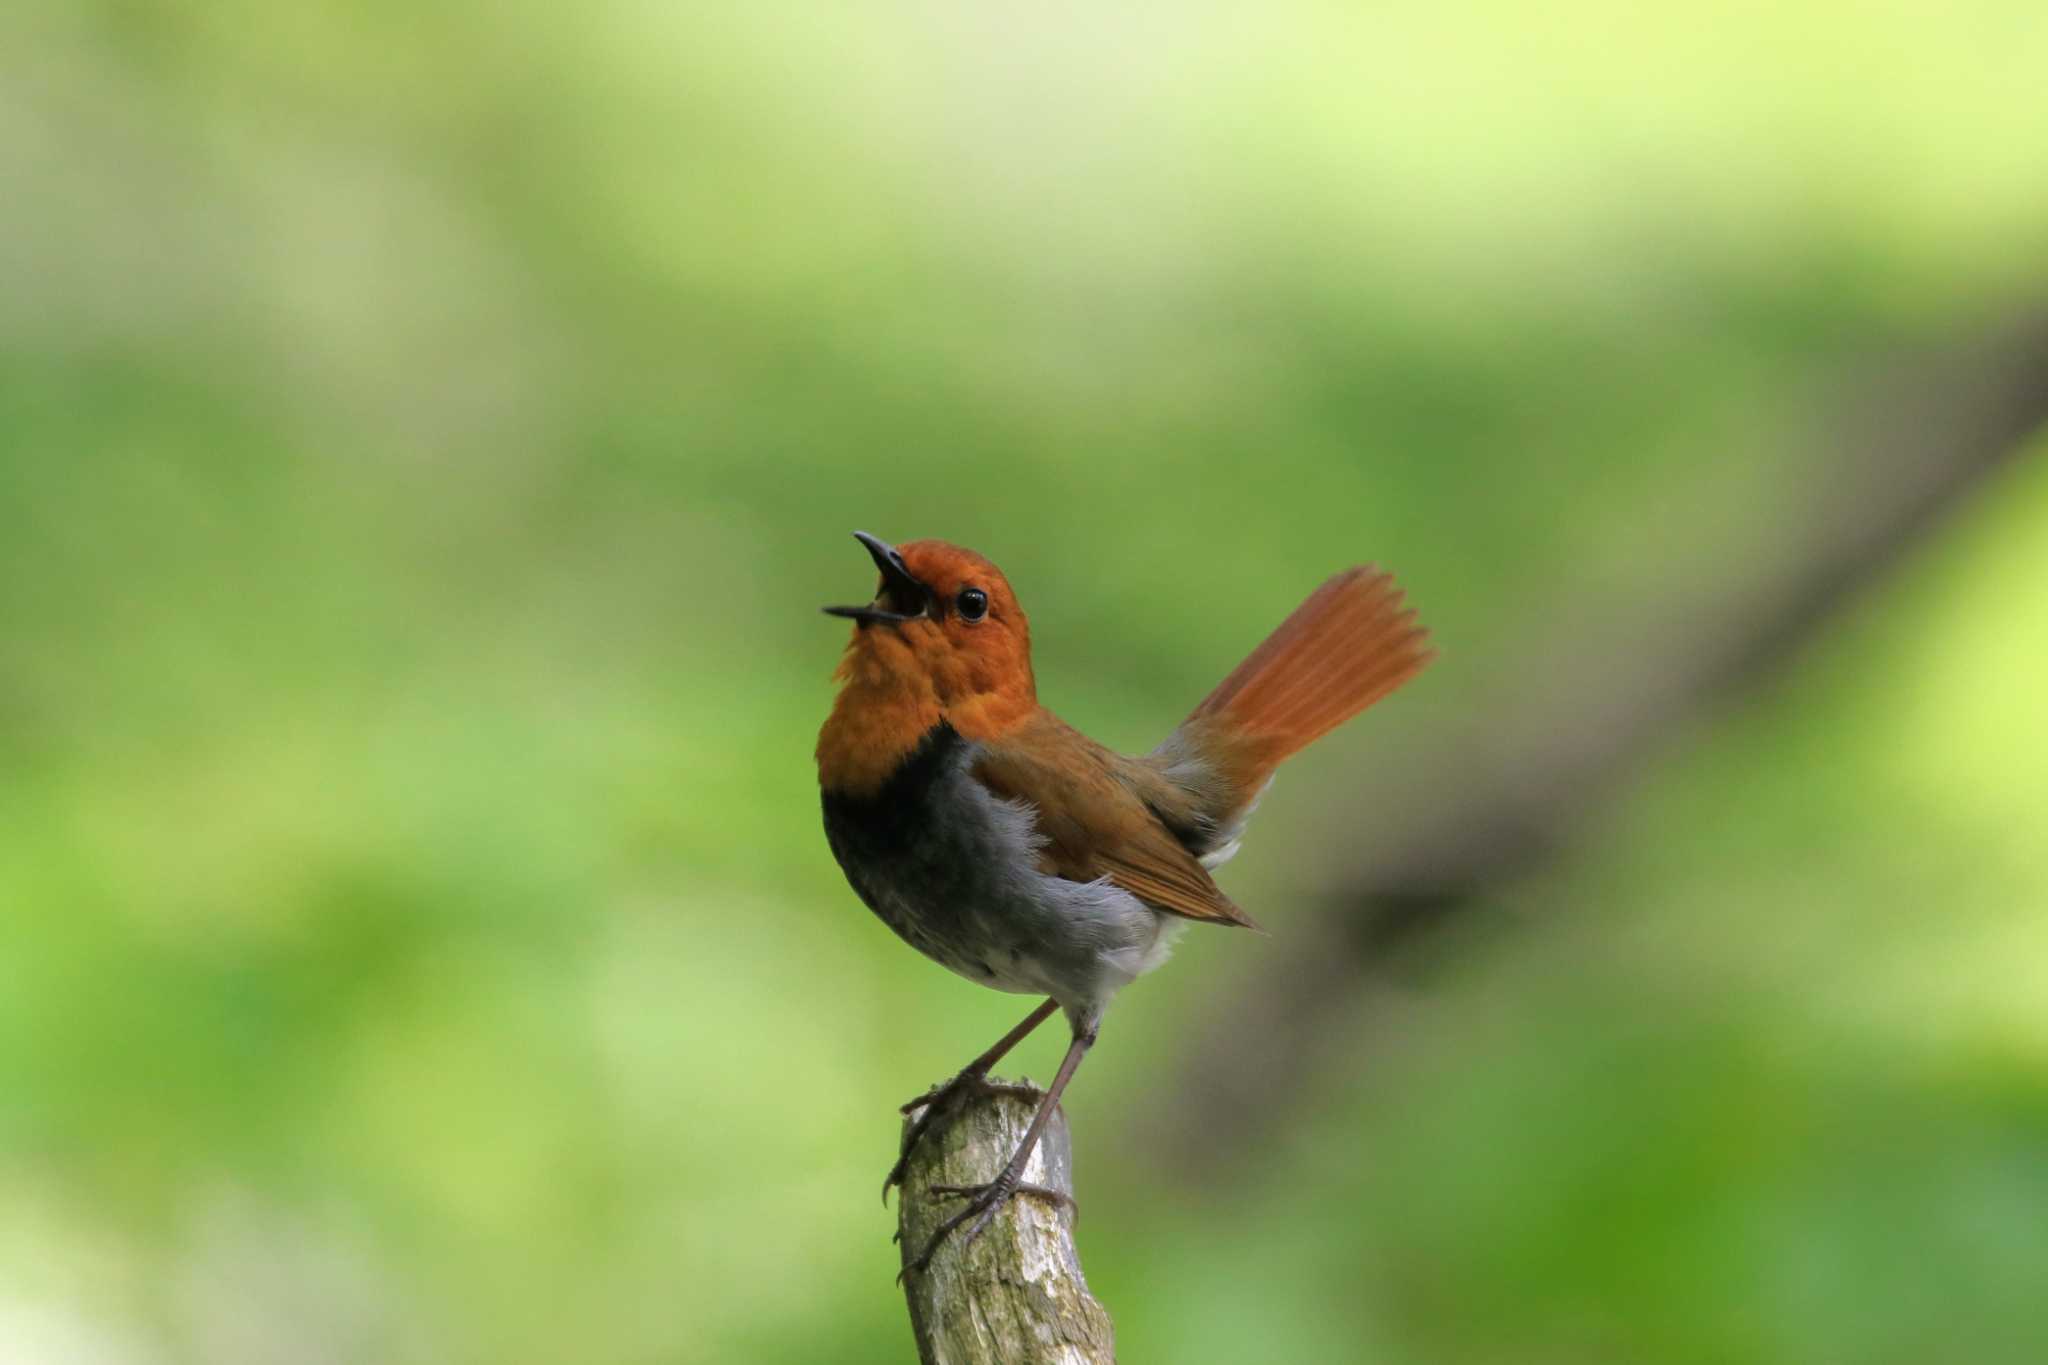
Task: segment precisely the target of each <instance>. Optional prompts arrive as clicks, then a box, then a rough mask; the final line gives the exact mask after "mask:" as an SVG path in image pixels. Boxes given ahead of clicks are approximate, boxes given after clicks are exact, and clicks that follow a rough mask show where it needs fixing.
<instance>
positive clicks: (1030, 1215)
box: [897, 1090, 1116, 1365]
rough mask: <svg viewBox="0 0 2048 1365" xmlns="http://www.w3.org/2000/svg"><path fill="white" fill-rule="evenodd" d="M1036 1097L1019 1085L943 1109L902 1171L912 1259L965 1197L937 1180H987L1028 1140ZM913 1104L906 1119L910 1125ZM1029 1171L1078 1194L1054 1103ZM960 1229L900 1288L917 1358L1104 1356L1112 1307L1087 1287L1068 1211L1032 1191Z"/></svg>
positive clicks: (941, 1362) (1109, 1351)
mask: <svg viewBox="0 0 2048 1365" xmlns="http://www.w3.org/2000/svg"><path fill="white" fill-rule="evenodd" d="M1035 1108H1036V1106H1035V1105H1034V1104H1033V1103H1032V1102H1031V1101H1030V1100H1028V1099H1026V1098H1025V1097H1024V1095H1022V1094H1019V1093H1015V1092H1011V1091H1005V1090H987V1091H981V1092H977V1093H975V1094H973V1095H971V1096H969V1097H968V1098H966V1099H964V1100H962V1101H960V1102H959V1103H958V1104H957V1105H955V1106H954V1107H953V1109H952V1112H950V1113H948V1114H944V1115H941V1116H940V1117H939V1119H938V1121H937V1122H935V1123H934V1124H933V1125H932V1127H931V1130H930V1131H929V1132H928V1133H926V1135H925V1137H924V1140H923V1141H922V1142H921V1143H919V1144H918V1149H917V1151H915V1152H914V1153H912V1155H911V1159H910V1164H909V1167H908V1169H907V1170H906V1171H905V1173H904V1180H903V1188H902V1190H901V1192H900V1197H899V1202H898V1205H897V1228H898V1231H899V1233H900V1234H901V1241H902V1257H903V1261H904V1263H905V1264H906V1265H907V1264H908V1263H909V1262H910V1260H911V1258H913V1257H914V1256H916V1255H917V1253H918V1252H919V1251H920V1250H922V1249H923V1248H924V1245H925V1242H926V1241H927V1240H928V1239H929V1238H930V1237H931V1235H932V1231H933V1229H935V1228H937V1227H938V1225H939V1224H940V1223H941V1222H943V1221H944V1220H945V1219H946V1218H947V1216H948V1215H950V1214H952V1213H955V1212H957V1211H958V1210H959V1208H960V1202H959V1200H958V1199H956V1198H951V1197H948V1196H946V1195H944V1194H934V1193H933V1192H932V1187H933V1186H934V1185H974V1184H979V1183H980V1182H982V1181H986V1180H991V1179H993V1178H994V1177H995V1175H996V1173H997V1172H998V1171H1000V1170H1001V1169H1002V1168H1003V1163H1004V1162H1006V1161H1008V1160H1009V1159H1010V1153H1012V1152H1014V1151H1015V1150H1016V1149H1017V1144H1018V1143H1019V1142H1021V1141H1023V1139H1024V1130H1025V1129H1026V1128H1028V1127H1030V1125H1031V1115H1032V1111H1033V1110H1034V1109H1035ZM915 1118H916V1114H915V1112H913V1113H912V1114H911V1116H910V1117H909V1118H907V1119H906V1120H905V1121H904V1130H905V1132H906V1133H907V1132H908V1131H909V1127H910V1124H911V1122H913V1121H914V1120H915ZM1024 1179H1025V1180H1026V1181H1027V1182H1028V1183H1030V1184H1034V1185H1042V1186H1044V1187H1046V1188H1047V1189H1052V1190H1057V1191H1059V1192H1060V1193H1062V1194H1064V1195H1066V1196H1067V1197H1068V1198H1069V1199H1071V1198H1073V1194H1074V1148H1073V1141H1072V1139H1071V1137H1070V1135H1069V1134H1068V1132H1067V1118H1066V1115H1065V1113H1063V1112H1060V1111H1055V1112H1054V1113H1053V1116H1052V1120H1051V1122H1050V1123H1048V1124H1047V1125H1046V1128H1045V1134H1044V1136H1043V1137H1041V1138H1040V1139H1039V1143H1038V1150H1037V1151H1036V1152H1035V1153H1033V1154H1032V1157H1031V1164H1030V1166H1029V1167H1027V1168H1026V1170H1025V1173H1024ZM965 1233H966V1228H965V1227H963V1228H961V1229H960V1230H959V1231H958V1232H955V1233H954V1234H953V1235H952V1236H951V1237H950V1238H948V1239H947V1240H946V1242H945V1243H944V1244H942V1245H941V1246H940V1248H939V1250H938V1253H937V1254H936V1255H934V1256H933V1257H932V1262H931V1265H930V1266H929V1267H927V1268H926V1269H924V1270H922V1271H917V1270H911V1271H907V1272H906V1273H905V1275H904V1277H903V1291H904V1297H905V1298H907V1299H908V1300H909V1302H910V1325H911V1328H912V1330H913V1331H914V1332H915V1333H916V1334H917V1354H918V1358H919V1359H920V1360H922V1361H923V1362H924V1365H1111V1363H1112V1362H1114V1361H1115V1359H1116V1353H1115V1338H1114V1333H1113V1331H1112V1328H1111V1325H1110V1320H1109V1314H1108V1312H1107V1311H1105V1310H1104V1308H1103V1307H1102V1305H1101V1304H1099V1303H1097V1302H1096V1301H1095V1299H1094V1297H1093V1296H1092V1295H1090V1294H1089V1292H1088V1282H1087V1281H1086V1280H1085V1279H1083V1278H1082V1275H1081V1258H1080V1256H1079V1254H1078V1253H1076V1251H1075V1250H1074V1210H1073V1208H1072V1206H1071V1205H1066V1204H1056V1203H1054V1202H1052V1201H1050V1200H1047V1199H1043V1198H1039V1197H1035V1196H1033V1195H1030V1194H1019V1195H1018V1196H1017V1197H1016V1198H1014V1199H1012V1200H1010V1201H1009V1202H1008V1203H1007V1204H1005V1205H1004V1206H1003V1207H1002V1208H1001V1209H1000V1210H999V1211H998V1212H997V1213H996V1216H995V1219H994V1220H993V1221H992V1222H991V1223H990V1224H989V1225H988V1228H987V1230H986V1231H984V1232H983V1233H982V1234H981V1236H980V1237H978V1238H976V1239H975V1240H974V1242H973V1243H972V1244H966V1239H965Z"/></svg>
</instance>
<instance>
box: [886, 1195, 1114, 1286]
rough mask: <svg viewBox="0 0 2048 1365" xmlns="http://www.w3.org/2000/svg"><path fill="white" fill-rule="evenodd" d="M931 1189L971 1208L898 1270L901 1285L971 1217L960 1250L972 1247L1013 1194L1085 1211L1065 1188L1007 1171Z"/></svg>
mask: <svg viewBox="0 0 2048 1365" xmlns="http://www.w3.org/2000/svg"><path fill="white" fill-rule="evenodd" d="M931 1192H932V1193H933V1194H935V1195H941V1196H944V1197H947V1198H952V1199H965V1200H966V1201H967V1207H966V1208H964V1209H961V1210H960V1212H958V1213H956V1214H954V1215H953V1216H952V1217H950V1218H948V1219H947V1220H946V1221H945V1222H943V1223H941V1224H939V1225H938V1227H937V1228H935V1229H934V1230H933V1231H932V1235H931V1237H930V1238H929V1239H928V1240H927V1241H926V1242H925V1244H924V1250H923V1251H920V1252H919V1253H918V1254H917V1258H916V1259H915V1260H912V1261H908V1262H906V1263H905V1264H904V1266H903V1269H901V1270H899V1271H897V1272H896V1282H897V1283H898V1284H901V1283H902V1282H903V1277H904V1276H906V1275H908V1274H909V1273H910V1272H911V1271H913V1270H915V1271H918V1272H920V1273H922V1272H923V1271H924V1270H925V1269H927V1268H928V1267H929V1266H930V1265H931V1263H932V1253H934V1252H936V1251H937V1250H938V1249H939V1247H940V1245H941V1244H942V1243H944V1242H945V1240H946V1238H947V1237H949V1236H951V1235H952V1233H953V1230H954V1229H955V1228H958V1227H959V1226H960V1225H961V1224H962V1223H965V1222H967V1221H968V1220H969V1219H970V1218H971V1219H973V1220H974V1221H973V1223H972V1225H971V1226H969V1227H968V1229H967V1232H966V1235H965V1236H964V1237H962V1238H961V1241H960V1249H961V1250H962V1251H963V1252H964V1251H965V1250H966V1249H967V1248H968V1247H970V1246H972V1245H974V1239H975V1238H977V1237H979V1236H981V1234H982V1233H983V1232H985V1231H987V1230H988V1225H989V1224H990V1223H991V1222H993V1221H994V1220H995V1216H996V1213H997V1211H999V1210H1000V1209H1001V1208H1002V1207H1003V1205H1004V1204H1005V1203H1006V1202H1008V1201H1009V1200H1010V1199H1011V1198H1012V1197H1013V1196H1016V1195H1020V1194H1028V1195H1030V1196H1032V1197H1033V1198H1035V1199H1043V1200H1045V1201H1046V1202H1047V1203H1050V1204H1057V1205H1059V1206H1061V1207H1062V1208H1065V1209H1066V1210H1067V1211H1068V1212H1069V1213H1070V1214H1072V1215H1073V1216H1075V1217H1076V1218H1078V1217H1079V1216H1080V1212H1081V1206H1080V1205H1078V1204H1076V1203H1075V1202H1074V1197H1073V1196H1072V1195H1070V1194H1067V1193H1066V1192H1065V1191H1062V1190H1055V1189H1052V1188H1050V1187H1048V1186H1045V1185H1033V1184H1029V1183H1028V1182H1026V1181H1023V1180H1019V1179H1016V1178H1015V1177H1013V1176H1011V1175H1010V1174H1009V1173H1008V1172H1007V1171H1006V1172H1004V1173H1003V1174H1002V1175H999V1176H997V1177H996V1178H995V1179H994V1180H991V1181H989V1182H988V1183H987V1184H985V1185H934V1186H932V1187H931ZM902 1239H903V1233H902V1230H901V1229H898V1230H897V1234H896V1239H895V1240H897V1241H901V1240H902Z"/></svg>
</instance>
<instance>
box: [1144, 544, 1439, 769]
mask: <svg viewBox="0 0 2048 1365" xmlns="http://www.w3.org/2000/svg"><path fill="white" fill-rule="evenodd" d="M1427 637H1428V632H1427V631H1425V630H1424V629H1423V628H1422V627H1421V626H1419V625H1417V624H1416V623H1415V612H1414V610H1413V609H1412V608H1408V607H1404V606H1403V605H1402V595H1401V590H1400V589H1399V588H1398V587H1396V586H1395V585H1394V579H1393V576H1392V575H1391V574H1388V573H1384V572H1382V571H1381V570H1379V569H1378V568H1375V567H1373V566H1372V565H1364V566H1361V567H1359V568H1354V569H1346V570H1345V571H1344V572H1343V573H1340V574H1338V575H1336V576H1335V577H1333V578H1331V579H1330V580H1329V581H1327V582H1325V583H1324V584H1323V585H1322V586H1321V587H1319V588H1317V589H1316V590H1315V591H1314V592H1312V593H1310V594H1309V596H1308V600H1306V601H1304V602H1303V603H1302V604H1301V605H1300V606H1298V607H1296V608H1295V609H1294V611H1293V613H1292V614H1291V615H1289V616H1288V618H1287V619H1286V620H1285V621H1282V622H1281V623H1280V625H1279V628H1278V629H1276V630H1275V631H1274V632H1273V633H1272V634H1271V635H1268V636H1267V637H1266V639H1265V641H1264V642H1263V643H1261V644H1260V645H1259V647H1258V648H1257V649H1255V650H1253V651H1252V652H1251V654H1250V655H1248V656H1247V657H1246V659H1245V661H1244V662H1243V663H1241V664H1239V665H1238V666H1237V667H1236V668H1234V669H1232V670H1231V673H1230V676H1229V677H1227V678H1225V679H1224V680H1223V681H1222V682H1220V683H1218V684H1217V685H1216V690H1215V691H1213V692H1211V693H1210V694H1209V695H1208V696H1207V697H1205V698H1203V699H1202V703H1201V705H1199V706H1197V707H1196V708H1195V709H1194V711H1193V713H1191V714H1190V715H1189V716H1188V718H1187V720H1186V721H1185V722H1184V723H1183V724H1182V726H1181V733H1182V735H1183V736H1185V737H1186V738H1187V739H1188V740H1191V741H1193V742H1194V743H1195V745H1196V746H1197V747H1198V748H1200V749H1201V750H1202V751H1203V752H1204V754H1205V755H1206V756H1207V757H1208V758H1209V760H1210V761H1211V762H1213V763H1216V764H1217V765H1218V766H1219V767H1220V768H1221V769H1222V772H1221V774H1220V775H1221V776H1222V777H1223V778H1224V779H1225V781H1226V782H1227V783H1228V784H1229V786H1231V787H1232V788H1234V789H1235V793H1236V794H1237V796H1238V797H1239V798H1240V799H1242V800H1245V801H1249V800H1250V799H1252V798H1253V797H1255V796H1257V795H1258V793H1259V791H1260V789H1261V788H1263V787H1264V785H1265V783H1266V779H1267V778H1268V777H1270V776H1271V775H1272V772H1273V769H1274V768H1276V767H1278V766H1279V765H1280V763H1281V761H1282V760H1283V759H1285V758H1287V756H1288V755H1290V754H1293V753H1295V752H1297V751H1299V750H1300V749H1302V748H1303V747H1304V746H1306V745H1308V744H1311V743H1313V742H1314V741H1316V740H1317V739H1320V738H1321V737H1322V736H1324V735H1326V734H1328V733H1329V732H1330V731H1332V730H1334V729H1336V728H1337V727H1338V726H1339V725H1342V724H1343V723H1344V722H1345V721H1347V720H1349V719H1351V718H1352V717H1353V716H1355V715H1357V714H1358V713H1359V712H1360V711H1363V710H1364V709H1365V708H1366V707H1368V706H1371V705H1372V704H1373V703H1374V702H1376V701H1378V700H1379V699H1380V698H1382V697H1384V696H1386V695H1387V694H1388V693H1390V692H1392V691H1393V690H1394V689H1395V688H1397V687H1399V686H1400V685H1401V684H1402V683H1404V682H1406V681H1408V679H1410V678H1412V677H1414V676H1415V675H1416V674H1417V673H1419V672H1421V671H1422V668H1423V665H1425V664H1427V663H1428V662H1429V661H1430V660H1431V659H1432V658H1434V657H1435V655H1434V653H1433V652H1432V651H1431V650H1430V649H1429V648H1428V647H1427V645H1426V644H1425V641H1426V639H1427Z"/></svg>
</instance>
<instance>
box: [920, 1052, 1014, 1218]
mask: <svg viewBox="0 0 2048 1365" xmlns="http://www.w3.org/2000/svg"><path fill="white" fill-rule="evenodd" d="M969 1094H975V1095H1014V1096H1016V1097H1017V1098H1018V1099H1021V1100H1023V1101H1025V1102H1026V1103H1027V1104H1037V1103H1038V1102H1039V1101H1040V1100H1042V1099H1044V1098H1045V1092H1044V1091H1042V1090H1040V1089H1039V1088H1038V1087H1037V1086H1035V1085H1032V1084H1030V1083H1029V1082H1026V1083H1024V1084H1022V1085H1013V1084H1011V1083H1010V1082H1008V1081H992V1080H990V1079H989V1078H988V1076H987V1075H986V1074H985V1073H983V1072H979V1071H963V1072H961V1073H960V1074H959V1075H957V1076H955V1077H953V1079H951V1080H949V1081H944V1082H942V1083H940V1084H938V1085H935V1086H933V1087H932V1088H931V1089H929V1090H927V1091H925V1092H924V1093H923V1094H922V1095H919V1096H918V1097H917V1098H916V1099H913V1100H906V1101H904V1103H903V1112H904V1113H905V1114H910V1113H915V1112H916V1111H917V1110H919V1109H922V1110H923V1111H924V1112H923V1113H921V1114H918V1115H917V1121H916V1122H915V1123H913V1124H911V1125H910V1131H909V1132H907V1133H905V1134H904V1135H903V1149H902V1150H901V1151H900V1152H898V1153H897V1155H896V1164H895V1165H894V1166H891V1167H890V1168H889V1174H888V1175H887V1176H885V1177H883V1179H882V1202H883V1203H884V1204H887V1203H888V1202H889V1191H890V1190H892V1189H895V1188H896V1187H897V1186H898V1185H901V1184H902V1183H903V1176H904V1173H905V1172H907V1171H908V1170H909V1169H910V1154H911V1153H912V1152H914V1151H916V1150H917V1144H918V1143H920V1142H922V1141H923V1140H924V1135H925V1134H926V1133H928V1132H930V1131H931V1127H932V1124H933V1123H934V1122H935V1121H937V1119H938V1118H939V1116H940V1115H942V1114H945V1113H947V1112H949V1111H951V1110H952V1108H953V1107H954V1106H955V1105H956V1104H958V1103H959V1102H960V1100H961V1099H963V1098H964V1097H966V1096H967V1095H969Z"/></svg>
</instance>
